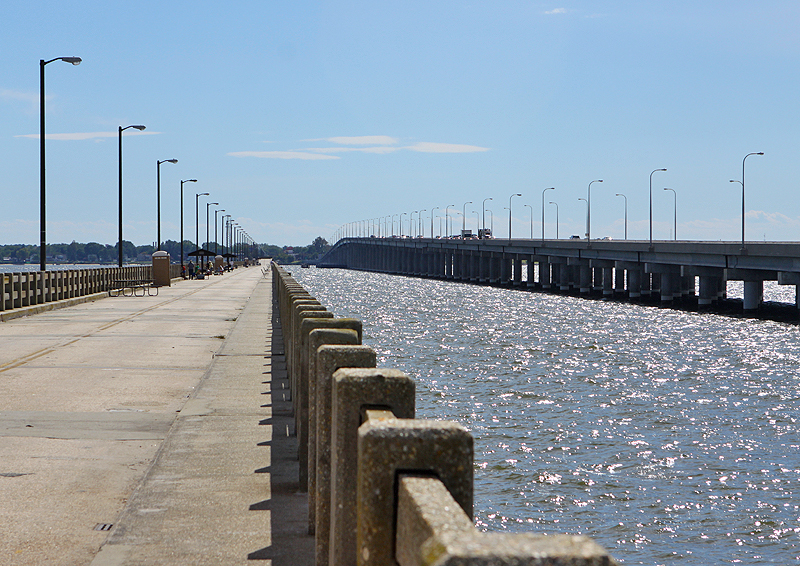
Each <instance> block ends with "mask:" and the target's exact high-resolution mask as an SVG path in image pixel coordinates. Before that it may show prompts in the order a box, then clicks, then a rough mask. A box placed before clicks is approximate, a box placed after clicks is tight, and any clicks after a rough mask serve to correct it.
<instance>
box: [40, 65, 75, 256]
mask: <svg viewBox="0 0 800 566" xmlns="http://www.w3.org/2000/svg"><path fill="white" fill-rule="evenodd" d="M53 61H64V62H65V63H72V64H73V65H80V64H81V58H80V57H56V58H55V59H50V60H49V61H45V60H44V59H39V271H46V270H47V234H46V227H45V218H46V214H45V210H46V209H45V194H46V191H45V174H44V170H45V167H44V163H45V161H44V66H45V65H47V64H48V63H52V62H53Z"/></svg>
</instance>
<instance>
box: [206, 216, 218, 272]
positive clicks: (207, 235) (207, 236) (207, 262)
mask: <svg viewBox="0 0 800 566" xmlns="http://www.w3.org/2000/svg"><path fill="white" fill-rule="evenodd" d="M212 204H213V205H214V206H219V203H218V202H207V203H206V245H207V246H208V243H209V242H208V238H209V234H208V207H209V206H211V205H212ZM214 225H215V226H216V223H215V224H214ZM209 247H211V246H209ZM208 251H211V250H208ZM206 258H208V256H206ZM210 263H211V260H210V259H209V260H208V261H206V265H208V264H210Z"/></svg>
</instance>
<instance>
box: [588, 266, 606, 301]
mask: <svg viewBox="0 0 800 566" xmlns="http://www.w3.org/2000/svg"><path fill="white" fill-rule="evenodd" d="M590 265H591V266H592V291H597V292H598V293H599V292H600V291H602V290H603V268H602V267H596V266H595V264H594V262H590Z"/></svg>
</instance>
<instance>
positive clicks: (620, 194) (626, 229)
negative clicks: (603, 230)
mask: <svg viewBox="0 0 800 566" xmlns="http://www.w3.org/2000/svg"><path fill="white" fill-rule="evenodd" d="M617 196H618V197H622V198H624V199H625V239H626V240H627V239H628V197H626V196H625V195H623V194H622V193H617Z"/></svg>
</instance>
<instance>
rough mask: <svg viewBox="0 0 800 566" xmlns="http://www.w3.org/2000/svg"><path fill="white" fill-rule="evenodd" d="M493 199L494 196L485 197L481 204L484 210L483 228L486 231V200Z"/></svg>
mask: <svg viewBox="0 0 800 566" xmlns="http://www.w3.org/2000/svg"><path fill="white" fill-rule="evenodd" d="M487 200H492V197H489V198H485V199H483V203H482V204H481V210H482V211H483V230H484V232H485V231H486V201H487Z"/></svg>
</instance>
